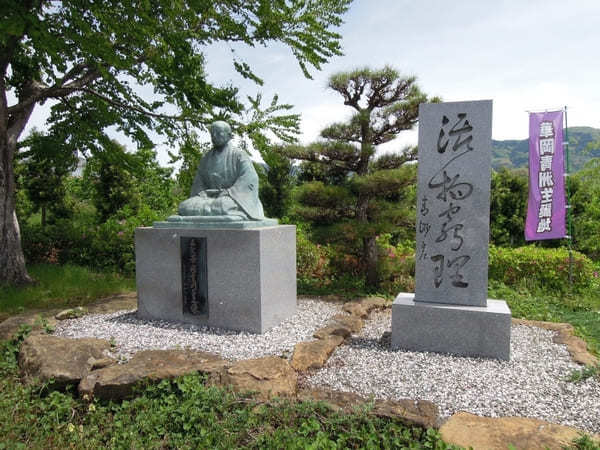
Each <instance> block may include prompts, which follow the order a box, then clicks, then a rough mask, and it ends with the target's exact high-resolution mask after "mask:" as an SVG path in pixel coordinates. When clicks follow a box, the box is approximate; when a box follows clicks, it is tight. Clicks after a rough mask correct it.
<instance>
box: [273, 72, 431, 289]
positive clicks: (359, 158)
mask: <svg viewBox="0 0 600 450" xmlns="http://www.w3.org/2000/svg"><path fill="white" fill-rule="evenodd" d="M328 87H329V88H330V89H333V90H334V91H336V92H338V93H339V94H340V95H341V96H342V98H343V100H344V104H345V105H347V106H349V107H351V108H352V109H353V110H354V113H353V115H352V116H351V118H350V119H349V120H348V121H346V122H340V123H334V124H332V125H329V126H328V127H326V128H325V129H324V130H322V131H321V136H322V138H323V140H322V141H319V142H315V143H313V144H310V145H308V146H297V145H296V146H288V147H286V148H285V149H284V152H285V154H286V156H288V157H290V158H294V159H298V160H302V161H305V162H309V163H311V164H315V165H316V164H318V165H323V166H325V169H324V170H323V171H318V170H317V171H314V170H313V171H312V172H313V175H314V173H315V172H316V173H317V176H316V177H315V181H311V182H307V183H305V184H303V185H302V186H301V188H300V190H299V193H298V200H299V203H300V205H299V207H298V208H297V213H298V214H299V215H301V216H302V217H304V218H305V219H306V220H308V221H310V222H313V223H314V224H315V225H319V226H321V227H323V226H325V227H326V228H327V234H328V236H329V241H330V242H332V241H335V240H338V241H339V240H341V241H343V242H344V243H345V245H346V248H347V249H348V248H349V246H348V244H349V243H351V242H352V243H354V244H355V248H356V249H357V252H358V253H359V256H360V259H361V261H362V264H361V266H362V270H364V275H365V277H366V284H367V286H368V287H370V288H375V287H376V286H377V283H378V272H377V259H378V254H377V244H376V237H377V235H379V234H381V233H387V232H395V231H398V229H399V228H400V227H411V226H412V224H413V223H414V218H413V216H414V212H413V205H412V204H409V203H408V202H407V201H406V200H407V195H408V192H409V191H410V190H411V186H413V185H414V179H415V170H414V167H410V165H409V166H405V164H406V163H407V162H409V161H414V160H415V159H416V148H405V149H404V150H401V151H398V152H396V153H386V154H383V155H376V150H377V146H379V145H381V144H384V143H386V142H389V141H392V140H393V139H395V138H396V137H397V136H398V134H400V132H402V131H404V130H409V129H411V128H412V127H413V126H414V125H415V124H416V122H417V119H418V110H419V104H420V103H423V102H426V101H427V96H426V95H425V94H424V93H422V92H421V91H420V90H419V88H418V86H417V85H416V84H415V78H414V77H402V76H400V74H399V73H398V72H397V71H396V70H394V69H393V68H391V67H387V66H386V67H384V68H383V69H380V70H371V69H368V68H363V69H358V70H354V71H352V72H342V73H337V74H335V75H333V76H332V77H331V78H330V79H329V83H328ZM433 100H434V101H437V99H433ZM319 172H320V174H321V175H322V176H323V180H325V181H327V180H329V181H333V183H326V182H324V181H322V180H319V179H318V178H319V177H318V174H319ZM340 175H342V176H340Z"/></svg>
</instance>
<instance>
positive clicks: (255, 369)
mask: <svg viewBox="0 0 600 450" xmlns="http://www.w3.org/2000/svg"><path fill="white" fill-rule="evenodd" d="M221 384H223V385H230V386H231V387H232V388H233V389H235V390H236V391H239V392H244V391H251V392H255V393H256V394H257V396H258V398H260V399H263V400H266V399H269V398H271V397H282V396H284V397H289V396H293V395H295V394H296V389H297V384H298V375H297V374H296V372H295V371H294V369H292V368H291V367H290V365H289V363H288V362H287V360H285V359H283V358H278V357H276V356H267V357H264V358H256V359H247V360H244V361H238V362H235V363H233V364H232V365H231V367H229V368H227V369H226V370H225V375H224V377H223V378H222V381H221Z"/></svg>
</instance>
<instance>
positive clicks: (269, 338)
mask: <svg viewBox="0 0 600 450" xmlns="http://www.w3.org/2000/svg"><path fill="white" fill-rule="evenodd" d="M340 310H341V308H340V305H339V304H333V303H327V302H322V301H317V300H310V299H300V300H299V301H298V312H297V314H296V315H295V316H293V317H292V318H290V319H288V320H286V321H284V322H282V323H281V324H280V325H279V326H277V327H275V328H273V329H271V330H270V331H268V332H267V333H265V334H262V335H255V334H249V333H237V332H232V331H225V330H217V329H208V328H206V327H196V326H190V325H181V324H173V323H168V322H156V321H154V322H149V321H143V320H138V319H137V318H136V317H135V314H134V312H133V311H120V312H117V313H113V314H105V315H89V316H84V317H82V318H79V319H72V320H65V321H62V322H59V323H58V326H57V327H56V331H55V334H57V335H60V336H66V337H73V338H79V337H97V338H103V339H113V340H114V342H115V343H116V347H115V352H116V354H117V356H121V357H122V358H123V359H128V358H129V357H131V355H132V354H134V353H135V352H137V351H140V350H144V349H169V348H192V349H198V350H203V351H208V352H214V353H218V354H220V355H221V356H222V357H223V358H226V359H231V360H239V359H248V358H257V357H261V356H266V355H284V356H288V357H289V356H291V353H292V351H293V348H294V345H295V344H296V343H297V342H301V341H305V340H310V339H311V338H312V334H313V333H314V331H315V330H317V329H318V328H320V327H322V326H324V325H325V324H326V323H327V322H328V321H329V319H330V318H331V316H333V315H334V314H336V313H339V312H340ZM390 324H391V318H390V311H389V310H388V311H384V312H373V313H372V314H371V319H370V320H368V321H366V324H365V328H364V329H363V330H362V332H361V333H360V335H358V336H355V337H353V338H351V339H350V340H349V342H348V344H347V345H342V346H341V347H339V348H338V349H337V350H336V351H335V352H334V354H333V355H332V357H331V358H330V359H329V361H328V363H327V365H326V367H324V368H323V369H321V370H318V371H316V372H313V373H312V374H311V375H310V376H309V377H307V379H306V382H307V383H308V384H310V385H313V386H321V387H329V388H332V389H336V390H341V391H351V392H356V393H358V394H361V395H364V396H373V397H376V398H388V399H402V398H412V399H424V400H430V401H432V402H434V403H435V404H436V405H438V407H439V408H440V414H441V415H442V416H443V417H448V416H450V415H452V414H453V413H454V412H456V411H461V410H462V411H469V412H471V413H474V414H478V415H483V416H489V417H499V416H522V417H535V418H539V419H543V420H547V421H549V422H552V423H560V424H564V425H570V426H575V427H577V428H580V429H583V430H586V431H589V432H593V433H598V432H600V382H599V380H598V378H588V379H587V380H585V381H581V382H578V383H572V382H567V381H565V379H566V378H567V377H569V375H570V374H571V373H572V372H573V370H577V369H581V366H579V365H577V364H575V363H574V362H573V361H572V360H571V358H570V356H569V353H568V352H567V350H566V347H565V346H564V345H558V344H555V343H553V342H552V336H553V332H551V331H548V330H544V329H541V328H536V327H526V326H513V327H512V335H511V360H510V361H495V360H488V359H476V358H458V357H452V356H447V355H439V354H434V353H414V352H402V351H390V349H389V344H385V343H383V344H382V343H381V342H380V339H381V336H382V335H383V333H384V332H386V331H390Z"/></svg>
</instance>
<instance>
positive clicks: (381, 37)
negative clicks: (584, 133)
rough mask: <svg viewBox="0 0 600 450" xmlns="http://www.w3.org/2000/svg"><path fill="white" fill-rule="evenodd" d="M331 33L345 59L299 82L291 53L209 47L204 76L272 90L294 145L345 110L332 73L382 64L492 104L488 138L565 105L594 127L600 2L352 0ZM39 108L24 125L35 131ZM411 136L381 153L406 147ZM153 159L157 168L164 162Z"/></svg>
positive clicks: (250, 89) (598, 120)
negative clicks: (297, 123) (242, 67)
mask: <svg viewBox="0 0 600 450" xmlns="http://www.w3.org/2000/svg"><path fill="white" fill-rule="evenodd" d="M344 19H345V24H344V25H343V26H342V27H341V28H340V30H339V32H340V33H341V34H342V36H343V40H342V45H343V49H344V53H345V55H344V56H342V57H336V58H333V59H332V60H331V61H330V62H329V63H328V64H326V65H325V66H324V67H323V68H322V70H321V71H320V72H319V71H316V70H312V75H313V80H308V79H306V78H304V76H303V74H302V72H301V70H300V68H299V67H298V65H297V63H296V61H295V59H294V58H293V56H292V55H291V52H290V51H289V50H288V49H287V48H285V47H284V46H282V45H272V46H269V47H267V48H265V47H256V48H247V47H242V46H229V45H215V46H212V47H210V48H208V49H207V51H206V58H207V71H208V73H209V74H210V79H211V80H213V81H219V82H223V83H228V82H231V83H232V84H234V85H237V86H240V87H241V94H242V95H254V94H255V93H256V92H258V91H261V92H263V94H264V97H265V99H266V100H269V99H270V98H271V96H272V95H273V94H274V93H278V94H279V98H280V101H281V102H285V103H290V104H293V105H294V106H295V109H294V111H295V112H297V113H300V114H301V115H302V136H301V137H300V139H301V141H302V142H305V143H307V142H310V141H312V140H314V139H315V138H317V137H318V132H319V130H320V129H321V128H323V127H324V126H325V125H327V124H328V123H330V122H332V121H339V120H344V119H345V118H346V117H348V115H349V114H350V113H351V110H350V109H349V108H348V107H345V106H344V105H343V104H342V102H341V97H339V95H338V94H336V93H335V92H333V91H328V90H327V89H326V84H327V79H328V77H329V76H330V75H331V74H332V73H334V72H338V71H344V70H350V69H353V68H356V67H362V66H369V67H372V68H379V67H382V66H383V65H386V64H388V65H391V66H393V67H394V68H396V69H397V70H399V71H400V72H401V73H403V74H406V75H415V76H417V79H418V83H419V85H420V87H421V89H422V90H423V91H424V92H426V93H427V94H430V95H439V96H441V97H442V98H443V99H444V100H445V101H462V100H480V99H492V100H493V101H494V114H493V138H494V139H524V138H526V137H527V132H528V128H527V123H528V119H527V113H526V111H527V110H544V109H548V110H550V109H557V108H561V107H562V106H564V105H567V106H568V121H569V126H578V125H587V126H593V127H596V128H600V86H599V83H600V81H599V80H600V58H599V57H598V53H599V50H598V49H600V1H598V0H571V2H566V1H564V0H563V1H555V0H545V1H538V0H526V1H525V0H520V1H518V0H506V1H500V0H499V1H494V2H491V1H484V0H480V1H475V0H465V1H460V0H459V1H454V2H449V1H440V0H422V1H414V0H411V1H405V0H355V1H354V3H353V4H352V6H351V7H350V11H349V12H348V13H347V14H346V16H345V17H344ZM231 50H234V51H235V53H236V54H237V55H238V57H240V58H241V59H244V60H246V61H247V62H249V63H250V65H251V66H252V67H253V68H254V69H255V71H256V72H257V73H258V74H259V75H260V76H261V77H262V78H263V79H264V81H265V85H264V86H262V87H260V86H257V85H255V84H253V83H250V82H247V81H246V80H243V79H241V77H239V76H238V75H237V74H236V73H235V71H234V70H233V65H232V62H231V57H230V55H231ZM45 115H46V114H45V111H44V110H43V108H40V107H39V106H38V107H37V111H36V112H35V115H34V118H33V120H32V121H31V122H32V125H36V126H37V127H38V128H43V121H44V119H45ZM416 141H417V133H416V130H414V131H408V132H404V133H403V135H401V137H400V138H399V139H398V140H397V142H393V143H390V144H387V146H386V147H387V148H389V149H394V148H401V147H402V146H403V145H405V144H408V143H410V144H415V143H416ZM161 160H163V161H166V157H165V156H164V155H163V157H162V158H161Z"/></svg>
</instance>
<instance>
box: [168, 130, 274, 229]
mask: <svg viewBox="0 0 600 450" xmlns="http://www.w3.org/2000/svg"><path fill="white" fill-rule="evenodd" d="M207 189H222V190H224V192H223V193H222V194H221V196H219V197H217V198H206V199H205V198H201V197H198V194H200V193H201V192H202V191H204V190H207ZM229 199H231V200H232V201H230V200H229ZM190 201H193V203H195V204H196V205H202V206H203V209H202V210H201V211H198V212H200V213H199V214H198V213H193V214H190V210H189V209H188V212H186V213H185V215H213V216H239V218H240V219H242V220H243V219H246V220H247V219H251V220H261V219H264V217H265V214H264V211H263V207H262V204H261V202H260V199H259V198H258V175H257V174H256V170H254V166H253V165H252V161H251V160H250V158H249V157H248V155H246V154H245V153H243V152H242V151H241V150H239V149H237V148H236V147H234V146H233V145H232V143H231V142H228V143H227V144H226V146H225V148H224V149H223V150H216V149H212V150H211V151H209V152H208V153H207V154H206V155H204V156H203V157H202V159H201V160H200V164H199V165H198V170H197V172H196V177H195V178H194V183H193V184H192V190H191V193H190V199H188V200H186V201H185V202H183V203H187V202H190ZM182 205H183V204H182ZM190 206H191V205H190ZM182 212H183V211H182V208H181V207H180V214H181V213H182ZM207 212H208V213H207ZM245 216H247V217H245Z"/></svg>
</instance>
